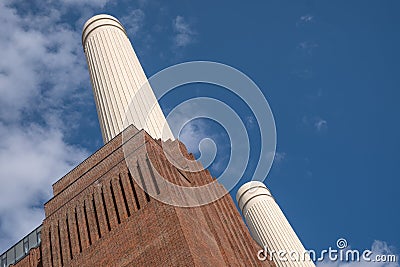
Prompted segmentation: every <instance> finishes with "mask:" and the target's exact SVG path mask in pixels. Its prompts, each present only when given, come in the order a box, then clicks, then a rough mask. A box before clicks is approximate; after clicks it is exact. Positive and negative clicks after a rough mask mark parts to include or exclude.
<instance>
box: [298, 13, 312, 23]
mask: <svg viewBox="0 0 400 267" xmlns="http://www.w3.org/2000/svg"><path fill="white" fill-rule="evenodd" d="M313 19H314V17H313V16H311V15H304V16H301V17H300V21H302V22H311V21H313Z"/></svg>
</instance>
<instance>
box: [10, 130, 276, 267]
mask: <svg viewBox="0 0 400 267" xmlns="http://www.w3.org/2000/svg"><path fill="white" fill-rule="evenodd" d="M126 136H127V137H128V138H126ZM123 139H124V141H125V142H126V144H125V145H129V148H130V149H133V150H135V151H134V153H132V154H131V155H130V156H129V158H128V160H134V161H135V162H137V169H134V170H132V173H131V172H130V170H129V169H128V167H127V164H126V161H125V157H124V152H123V147H122V143H123ZM141 140H145V144H144V145H143V142H142V141H141ZM174 142H179V141H174ZM179 146H180V148H181V151H182V152H183V153H184V154H185V156H186V157H187V158H189V159H194V158H193V156H192V155H190V154H187V152H186V149H185V148H184V146H183V145H182V144H181V143H179ZM148 161H149V162H150V161H151V164H148V163H149V162H148ZM152 168H156V170H153V169H152ZM131 169H132V168H131ZM154 171H157V172H158V173H160V174H161V175H162V176H163V177H165V178H166V179H167V180H168V181H171V182H172V183H175V184H178V185H182V186H198V185H202V184H207V183H210V182H212V181H213V178H212V177H211V176H210V174H209V172H208V171H207V170H203V171H200V172H197V173H193V172H183V171H179V170H178V169H177V168H176V167H174V166H173V165H172V164H171V163H169V161H168V160H167V158H166V157H165V155H164V154H163V151H162V147H161V143H160V141H159V140H154V139H152V138H151V137H150V136H149V135H147V133H146V132H144V131H140V132H138V131H137V130H136V129H135V128H134V127H132V126H131V127H128V129H127V130H125V132H124V138H123V137H122V134H120V135H118V136H117V137H115V138H114V139H113V140H111V141H110V142H109V143H107V144H106V145H105V146H103V147H102V148H101V149H100V150H98V151H97V152H95V153H94V154H93V155H92V156H90V157H89V158H88V159H86V160H85V161H83V162H82V163H81V164H80V165H79V166H78V167H76V168H75V169H74V170H72V171H71V172H70V173H68V174H67V175H66V176H64V177H63V178H62V179H60V180H59V181H58V182H56V183H55V184H54V185H53V192H54V197H53V198H52V199H51V200H50V201H48V202H47V203H46V204H45V213H46V218H45V220H44V222H43V228H42V232H41V238H42V242H41V246H40V248H37V249H34V250H31V253H30V254H29V256H27V257H25V258H24V259H22V260H21V261H20V262H18V263H17V264H16V266H18V267H20V266H41V264H43V266H44V267H47V266H49V267H52V266H80V267H81V266H82V267H83V266H273V264H272V263H270V262H261V261H259V260H258V259H257V251H258V250H259V249H260V248H259V247H258V245H257V244H256V243H255V242H254V241H253V239H252V238H251V237H250V234H249V232H248V230H247V229H246V226H245V225H244V223H243V221H242V219H241V217H240V214H239V212H238V211H237V209H236V206H235V204H234V203H233V201H232V199H231V197H230V195H229V194H226V195H225V196H224V197H222V198H220V199H219V200H217V201H214V202H212V203H210V204H207V205H203V206H201V207H192V208H181V207H175V206H172V205H167V204H164V203H162V202H160V201H158V200H156V199H154V198H153V197H151V196H149V195H148V194H147V193H145V192H144V191H143V190H142V189H141V187H143V184H142V185H141V187H140V186H139V185H138V183H137V182H136V181H137V179H134V178H137V177H139V176H140V177H150V176H151V175H154V174H153V172H154ZM148 181H151V179H146V183H147V184H145V186H147V187H153V189H154V188H156V189H157V190H158V191H157V192H158V194H163V193H165V194H168V192H164V191H163V190H164V187H163V186H162V185H160V184H154V183H153V184H150V183H149V182H148ZM153 181H154V180H153ZM154 182H155V181H154ZM217 187H218V188H217V189H216V190H225V189H223V187H222V186H217ZM38 253H39V254H38ZM31 254H32V255H31ZM35 255H36V256H35ZM35 257H36V258H35ZM31 258H32V259H31ZM34 259H37V260H36V261H35V262H34Z"/></svg>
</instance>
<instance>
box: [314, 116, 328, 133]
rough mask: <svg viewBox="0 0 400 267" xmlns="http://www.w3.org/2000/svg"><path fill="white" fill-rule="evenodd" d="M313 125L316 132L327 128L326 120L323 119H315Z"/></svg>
mask: <svg viewBox="0 0 400 267" xmlns="http://www.w3.org/2000/svg"><path fill="white" fill-rule="evenodd" d="M314 126H315V129H317V131H318V132H321V131H324V130H327V129H328V122H327V121H326V120H324V119H321V118H318V119H316V121H315V123H314Z"/></svg>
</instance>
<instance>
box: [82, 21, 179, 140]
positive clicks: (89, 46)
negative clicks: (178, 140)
mask: <svg viewBox="0 0 400 267" xmlns="http://www.w3.org/2000/svg"><path fill="white" fill-rule="evenodd" d="M82 45H83V48H84V51H85V55H86V59H87V63H88V68H89V73H90V78H91V82H92V87H93V93H94V97H95V100H96V108H97V113H98V117H99V122H100V127H101V132H102V135H103V140H104V143H107V142H108V141H110V140H111V139H112V138H114V137H115V136H116V135H118V134H119V133H120V132H122V131H123V130H124V128H125V127H126V126H128V125H130V124H133V125H134V126H135V127H136V128H138V129H139V130H140V129H144V130H146V131H147V132H148V133H149V134H150V135H151V136H152V137H153V138H161V139H163V140H166V139H174V138H173V135H172V132H171V130H170V128H169V126H168V124H167V122H166V119H165V117H164V114H163V112H162V110H161V108H160V106H159V104H158V102H157V100H156V97H155V95H154V92H153V90H152V89H151V87H150V86H145V87H144V88H142V89H140V88H141V87H142V86H143V85H144V84H146V82H147V78H146V75H145V73H144V71H143V69H142V66H141V65H140V62H139V60H138V58H137V56H136V53H135V51H134V50H133V48H132V45H131V42H130V41H129V39H128V37H127V35H126V32H125V29H124V27H123V26H122V24H121V23H120V22H119V21H118V20H117V19H116V18H114V17H112V16H109V15H97V16H94V17H92V18H91V19H89V20H88V21H87V22H86V23H85V26H84V28H83V33H82ZM139 89H140V90H139ZM131 103H132V104H131ZM129 105H131V106H130V108H129V109H128V107H129Z"/></svg>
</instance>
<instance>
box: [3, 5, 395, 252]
mask: <svg viewBox="0 0 400 267" xmlns="http://www.w3.org/2000/svg"><path fill="white" fill-rule="evenodd" d="M44 2H46V3H44ZM399 8H400V4H399V3H398V2H397V1H263V2H261V1H260V2H258V3H252V4H243V2H239V1H168V3H166V2H164V1H150V0H148V1H146V0H139V1H111V0H101V1H94V0H82V1H78V0H63V1H50V0H49V1H3V2H1V3H0V25H1V26H0V92H1V94H2V98H1V99H0V134H1V137H2V138H1V140H0V169H1V170H0V183H1V185H2V186H1V187H0V202H1V204H0V250H1V251H3V250H5V249H7V248H8V247H9V246H10V245H12V244H13V243H15V242H16V241H18V240H19V238H21V237H22V236H23V235H24V234H27V233H28V232H29V231H30V230H31V229H33V228H34V227H35V226H36V225H38V224H40V223H41V220H42V219H43V211H42V208H41V207H42V204H43V202H44V201H46V200H48V199H49V198H50V197H51V184H52V183H53V182H55V181H56V180H58V179H59V178H61V177H62V176H63V175H64V174H65V173H67V172H68V171H69V170H70V169H71V168H73V166H75V165H76V164H78V163H79V162H80V161H82V159H84V158H85V157H86V156H88V155H90V154H91V153H92V152H94V151H95V150H96V149H97V148H99V147H100V146H101V145H102V140H101V134H100V129H99V124H98V121H97V115H96V110H95V104H94V99H93V95H92V91H91V85H90V80H89V75H88V72H87V69H86V62H85V57H84V54H83V51H82V48H81V44H80V40H81V39H80V34H81V29H82V25H83V23H84V22H85V21H86V20H87V19H88V18H90V17H91V16H93V15H94V14H98V13H109V14H111V15H114V16H116V17H117V18H119V19H120V20H121V22H122V23H123V24H124V25H125V27H126V28H127V30H128V35H129V37H130V39H131V41H132V43H133V46H134V48H135V50H136V52H137V54H138V57H139V59H140V61H141V63H142V66H143V68H144V70H145V72H146V74H147V75H148V76H151V75H153V74H155V73H157V72H158V71H160V70H162V69H164V68H166V67H168V66H170V65H173V64H177V63H181V62H186V61H192V60H210V61H216V62H221V63H224V64H227V65H230V66H233V67H235V68H237V69H238V70H240V71H242V72H244V73H245V74H246V75H248V76H249V77H250V78H251V79H252V80H253V81H254V82H255V83H256V84H257V85H258V86H259V88H260V89H261V90H262V92H263V94H264V95H265V97H266V99H267V100H268V102H269V105H270V107H271V109H272V112H273V114H274V117H275V122H276V129H277V157H276V159H275V162H274V164H273V167H272V170H271V172H270V173H269V175H268V177H267V179H266V181H265V182H266V184H267V186H268V187H269V188H270V190H271V191H272V193H273V194H274V196H275V198H276V200H277V202H278V203H279V205H280V206H281V208H282V210H283V211H284V213H285V214H286V215H287V217H288V219H289V221H290V222H291V223H292V226H293V227H294V229H295V230H296V232H297V233H298V235H299V237H300V238H301V240H302V241H303V242H304V245H305V246H306V247H307V248H310V249H311V248H312V249H315V250H317V251H320V250H322V249H326V248H327V247H329V246H333V247H334V246H335V242H336V240H337V239H338V238H340V237H344V238H346V239H347V241H348V243H349V244H350V246H351V247H352V248H357V249H366V248H369V249H370V248H371V245H372V244H373V243H374V241H375V240H379V241H382V242H385V243H383V244H386V245H387V246H390V250H391V251H393V252H394V253H399V248H400V238H399V237H400V231H399V225H400V215H399V212H398V206H397V205H398V204H399V203H400V194H399V193H398V192H399V187H400V180H399V178H400V175H399V170H398V168H397V167H398V165H399V156H398V151H399V150H400V141H399V136H400V127H399V126H398V123H396V121H398V119H397V117H398V115H399V111H400V110H399V109H400V108H399V106H398V104H397V100H398V99H399V97H400V92H399V90H398V89H399V85H400V75H399V70H400V66H399V65H400V52H399V49H398V47H400V37H399V36H400V35H399V34H398V32H399V31H398V25H400V17H399V16H398V12H399ZM198 96H209V97H215V98H217V99H221V100H223V101H225V102H227V103H229V104H230V105H231V106H234V107H235V108H236V110H237V112H238V114H239V115H240V116H241V118H242V119H243V120H244V121H245V122H246V125H247V126H248V131H249V134H250V138H251V139H250V141H251V145H252V149H253V150H252V154H251V159H252V162H251V163H250V165H249V168H248V170H247V172H246V175H247V176H246V177H245V178H244V179H243V182H244V181H245V180H246V179H248V178H249V176H251V171H252V168H254V166H253V165H254V158H256V157H257V153H258V152H257V151H258V148H257V146H258V144H259V137H258V134H259V131H258V130H257V126H256V125H254V121H253V119H252V115H251V112H250V110H249V108H248V107H246V106H245V105H244V104H243V103H242V102H241V101H240V99H236V98H235V97H234V96H232V95H230V94H228V93H226V91H224V90H223V89H222V88H218V87H216V86H210V85H203V84H193V85H188V86H183V87H181V88H178V89H177V90H176V92H175V93H174V92H172V93H171V94H169V95H167V96H166V97H165V99H162V100H161V105H162V107H163V109H164V111H165V112H168V111H169V110H170V109H171V108H172V107H173V106H174V105H177V104H179V102H181V101H183V100H185V99H188V98H191V97H198ZM185 133H186V135H185V136H183V137H182V139H184V140H185V141H186V142H187V143H188V147H189V148H190V149H191V150H192V151H193V152H194V153H195V154H197V155H198V151H197V144H196V140H200V139H201V138H203V137H211V138H214V139H215V142H216V143H217V145H218V146H219V147H218V148H219V154H218V155H217V162H216V163H215V165H214V166H211V170H212V172H213V173H214V175H218V173H220V172H221V168H223V166H224V164H226V162H227V159H226V156H225V155H226V153H227V152H229V143H227V142H226V138H225V137H226V132H224V131H223V128H221V126H219V125H218V124H216V123H213V122H211V121H209V120H197V121H193V122H192V123H191V124H190V125H188V126H187V128H186V130H185ZM21 161H23V162H24V163H26V167H24V168H21V166H20V165H19V164H20V162H21ZM236 190H237V188H235V190H233V191H232V192H231V193H232V196H234V195H235V193H236ZM21 192H23V193H21Z"/></svg>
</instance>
